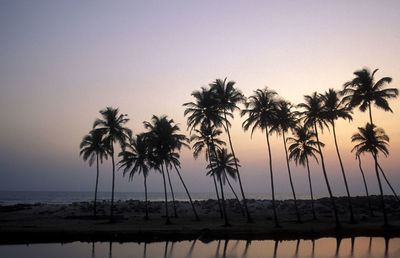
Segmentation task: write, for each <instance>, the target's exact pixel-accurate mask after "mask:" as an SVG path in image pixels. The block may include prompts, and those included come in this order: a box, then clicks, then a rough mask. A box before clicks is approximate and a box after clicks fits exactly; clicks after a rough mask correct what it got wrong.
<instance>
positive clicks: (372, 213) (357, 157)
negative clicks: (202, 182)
mask: <svg viewBox="0 0 400 258" xmlns="http://www.w3.org/2000/svg"><path fill="white" fill-rule="evenodd" d="M356 159H357V160H358V167H359V168H360V172H361V176H362V179H363V182H364V188H365V194H366V196H367V201H368V208H369V213H370V215H371V216H372V217H374V216H375V215H374V210H373V209H372V205H371V199H370V198H369V192H368V186H367V181H366V180H365V174H364V170H363V168H362V165H361V157H360V155H357V154H356Z"/></svg>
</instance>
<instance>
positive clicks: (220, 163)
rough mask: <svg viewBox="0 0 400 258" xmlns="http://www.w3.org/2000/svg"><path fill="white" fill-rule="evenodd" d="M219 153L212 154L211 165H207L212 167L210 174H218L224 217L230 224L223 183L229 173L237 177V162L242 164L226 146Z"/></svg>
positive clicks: (226, 222)
mask: <svg viewBox="0 0 400 258" xmlns="http://www.w3.org/2000/svg"><path fill="white" fill-rule="evenodd" d="M216 153H217V155H216V156H214V155H213V156H211V162H210V165H208V166H207V168H209V169H210V171H209V172H208V174H211V175H212V174H214V175H216V176H217V179H218V181H219V183H220V188H221V197H222V208H223V210H224V219H225V226H230V223H229V220H228V213H227V210H226V205H225V196H224V188H223V184H225V180H226V179H227V174H228V175H229V176H231V177H232V178H234V179H236V171H237V170H236V167H235V164H237V165H238V166H240V165H239V164H238V161H237V160H236V161H235V160H234V157H233V155H232V154H230V153H229V154H228V152H227V151H226V149H225V148H223V149H222V150H218V151H216Z"/></svg>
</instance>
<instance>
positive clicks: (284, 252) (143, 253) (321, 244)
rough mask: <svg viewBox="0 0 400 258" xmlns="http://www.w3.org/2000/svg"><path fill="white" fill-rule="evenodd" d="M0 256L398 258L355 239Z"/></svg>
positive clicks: (80, 248)
mask: <svg viewBox="0 0 400 258" xmlns="http://www.w3.org/2000/svg"><path fill="white" fill-rule="evenodd" d="M0 257H2V258H21V257H31V258H34V257H38V258H39V257H40V258H42V257H58V258H64V257H65V258H67V257H85V258H95V257H96V258H101V257H107V258H110V257H114V258H124V257H130V258H133V257H141V258H144V257H147V258H152V257H155V258H158V257H161V258H162V257H164V258H172V257H186V258H212V257H219V258H228V257H229V258H240V257H242V258H245V257H246V258H252V257H254V258H256V257H257V258H258V257H293V258H294V257H318V258H319V257H354V258H356V257H359V258H364V257H377V258H378V257H379V258H380V257H393V258H395V257H400V238H392V239H390V240H385V239H384V238H369V237H357V238H354V239H350V238H345V239H342V240H341V241H338V240H337V239H335V238H321V239H318V240H315V241H311V240H297V241H296V240H295V241H273V240H264V241H251V242H250V241H242V240H240V241H239V240H229V241H225V240H221V241H212V242H210V243H203V242H201V241H181V242H158V243H148V244H145V243H140V244H139V243H123V244H120V243H105V242H103V243H100V242H97V243H81V242H74V243H69V244H33V245H9V246H0Z"/></svg>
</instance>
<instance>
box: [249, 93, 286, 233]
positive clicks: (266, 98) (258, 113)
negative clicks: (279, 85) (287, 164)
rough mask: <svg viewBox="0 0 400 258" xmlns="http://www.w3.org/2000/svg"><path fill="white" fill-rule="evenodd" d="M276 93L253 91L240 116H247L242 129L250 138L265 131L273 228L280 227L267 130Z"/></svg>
mask: <svg viewBox="0 0 400 258" xmlns="http://www.w3.org/2000/svg"><path fill="white" fill-rule="evenodd" d="M275 97H276V92H275V91H272V90H269V89H268V88H264V89H262V90H261V89H257V90H256V91H254V95H252V96H250V97H249V99H248V101H247V102H246V103H245V109H243V110H242V112H241V115H242V116H245V115H247V116H248V117H247V119H246V120H245V121H244V122H243V124H242V127H243V129H244V130H245V131H247V130H248V129H249V128H250V127H252V129H251V136H252V135H253V133H254V131H255V130H256V129H257V128H259V129H261V130H262V131H265V136H266V138H267V146H268V159H269V172H270V176H271V191H272V208H273V213H274V222H275V227H280V225H279V222H278V215H277V212H276V205H275V189H274V176H273V171H272V158H271V146H270V143H269V134H270V132H269V129H270V127H271V126H272V124H273V121H275V120H276V112H275V111H276V99H275Z"/></svg>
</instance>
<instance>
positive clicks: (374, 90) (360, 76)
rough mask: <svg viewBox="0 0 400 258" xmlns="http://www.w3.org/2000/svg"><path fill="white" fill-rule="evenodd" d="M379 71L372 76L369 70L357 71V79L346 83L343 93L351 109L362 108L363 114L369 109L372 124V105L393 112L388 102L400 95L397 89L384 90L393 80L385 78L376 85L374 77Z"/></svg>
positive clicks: (355, 73)
mask: <svg viewBox="0 0 400 258" xmlns="http://www.w3.org/2000/svg"><path fill="white" fill-rule="evenodd" d="M377 71H378V69H375V70H374V71H373V72H372V74H371V72H370V70H369V69H367V68H364V69H362V70H358V71H355V72H354V75H355V78H354V79H353V80H351V81H348V82H346V83H345V84H344V86H343V87H344V89H343V91H342V94H343V95H345V97H344V98H343V100H344V101H345V102H347V103H349V105H350V106H351V107H357V106H360V110H361V111H362V112H365V111H366V110H367V108H368V111H369V120H370V123H371V124H373V122H372V110H371V104H374V105H375V106H376V107H378V108H381V109H383V110H385V111H390V112H393V111H392V109H391V108H390V106H389V103H388V101H387V100H388V99H391V98H396V97H397V96H398V95H399V91H398V89H396V88H389V89H384V88H383V87H384V86H385V84H389V83H390V82H391V81H392V78H390V77H383V78H381V79H379V80H378V81H377V82H376V83H375V78H374V75H375V73H376V72H377Z"/></svg>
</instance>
